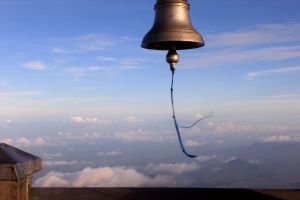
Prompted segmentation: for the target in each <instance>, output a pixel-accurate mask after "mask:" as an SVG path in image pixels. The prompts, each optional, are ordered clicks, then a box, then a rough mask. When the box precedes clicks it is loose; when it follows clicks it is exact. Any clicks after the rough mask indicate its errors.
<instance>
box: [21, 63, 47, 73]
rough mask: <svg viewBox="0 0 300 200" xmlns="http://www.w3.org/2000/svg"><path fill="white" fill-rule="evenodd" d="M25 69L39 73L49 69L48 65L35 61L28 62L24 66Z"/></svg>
mask: <svg viewBox="0 0 300 200" xmlns="http://www.w3.org/2000/svg"><path fill="white" fill-rule="evenodd" d="M23 67H24V68H27V69H31V70H37V71H42V70H45V69H47V67H46V65H45V64H44V63H43V62H42V61H40V60H33V61H30V62H27V63H25V64H24V65H23Z"/></svg>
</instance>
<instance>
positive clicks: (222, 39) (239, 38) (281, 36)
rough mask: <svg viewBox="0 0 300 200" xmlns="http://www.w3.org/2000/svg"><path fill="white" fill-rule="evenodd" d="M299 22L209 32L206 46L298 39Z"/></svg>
mask: <svg viewBox="0 0 300 200" xmlns="http://www.w3.org/2000/svg"><path fill="white" fill-rule="evenodd" d="M299 32H300V24H298V23H289V24H264V25H259V26H255V27H253V28H251V29H248V30H241V31H237V32H223V33H216V34H210V35H207V37H206V40H207V41H206V43H207V46H213V47H224V46H225V47H236V46H250V45H260V44H278V43H287V42H295V41H300V36H299Z"/></svg>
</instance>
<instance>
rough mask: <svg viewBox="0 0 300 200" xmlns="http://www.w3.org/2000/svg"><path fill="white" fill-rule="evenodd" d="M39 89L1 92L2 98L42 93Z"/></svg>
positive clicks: (0, 96)
mask: <svg viewBox="0 0 300 200" xmlns="http://www.w3.org/2000/svg"><path fill="white" fill-rule="evenodd" d="M40 93H41V92H39V91H17V92H0V99H1V98H12V97H31V96H36V95H38V94H40Z"/></svg>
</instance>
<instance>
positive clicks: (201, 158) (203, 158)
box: [196, 155, 217, 162]
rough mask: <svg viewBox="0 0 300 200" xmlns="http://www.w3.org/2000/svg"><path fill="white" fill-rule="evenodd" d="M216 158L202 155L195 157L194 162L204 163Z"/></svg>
mask: <svg viewBox="0 0 300 200" xmlns="http://www.w3.org/2000/svg"><path fill="white" fill-rule="evenodd" d="M216 157H217V156H215V155H213V156H204V155H200V156H197V158H196V160H197V161H199V162H205V161H208V160H211V159H214V158H216Z"/></svg>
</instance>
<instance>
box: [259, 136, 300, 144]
mask: <svg viewBox="0 0 300 200" xmlns="http://www.w3.org/2000/svg"><path fill="white" fill-rule="evenodd" d="M260 140H261V141H262V142H279V143H280V142H300V135H273V136H265V137H262V138H260Z"/></svg>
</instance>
